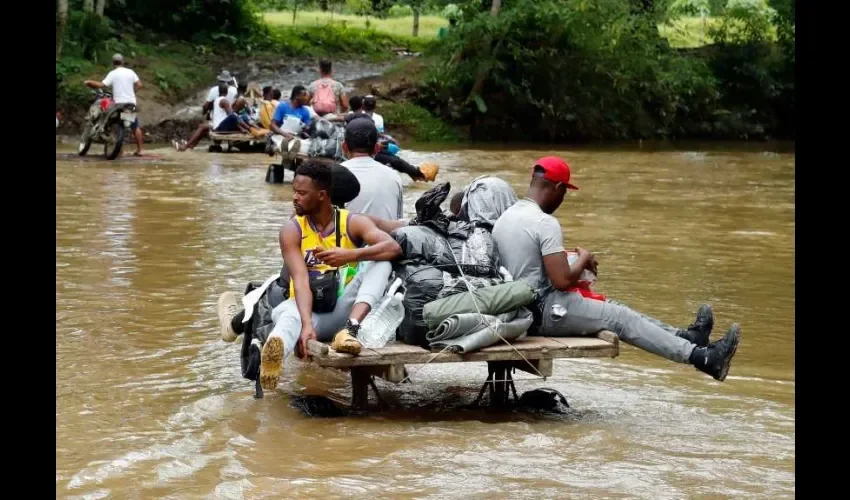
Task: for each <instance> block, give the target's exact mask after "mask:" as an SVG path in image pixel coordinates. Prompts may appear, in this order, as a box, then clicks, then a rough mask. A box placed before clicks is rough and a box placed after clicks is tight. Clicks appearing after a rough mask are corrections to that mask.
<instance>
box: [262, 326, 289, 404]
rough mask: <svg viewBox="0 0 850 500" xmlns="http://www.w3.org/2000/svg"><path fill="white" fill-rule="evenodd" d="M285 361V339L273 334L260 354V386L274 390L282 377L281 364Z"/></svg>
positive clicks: (266, 389) (267, 389)
mask: <svg viewBox="0 0 850 500" xmlns="http://www.w3.org/2000/svg"><path fill="white" fill-rule="evenodd" d="M282 361H283V339H282V338H280V337H278V336H277V335H272V336H271V337H269V339H268V340H267V341H266V345H264V346H263V353H262V355H261V356H260V386H261V387H262V388H263V390H265V391H273V390H275V388H276V387H277V381H278V379H279V378H280V365H281V362H282Z"/></svg>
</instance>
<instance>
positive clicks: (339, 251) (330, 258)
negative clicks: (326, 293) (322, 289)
mask: <svg viewBox="0 0 850 500" xmlns="http://www.w3.org/2000/svg"><path fill="white" fill-rule="evenodd" d="M348 232H349V234H350V235H351V236H352V237H353V238H355V239H358V240H360V241H363V242H365V243H366V244H367V245H369V246H367V247H363V248H336V247H334V248H328V249H324V250H317V251H316V252H315V253H314V255H315V256H316V258H317V259H319V260H320V261H322V262H323V263H325V264H327V265H329V266H334V267H339V266H343V265H345V264H348V263H349V262H361V261H389V260H393V259H396V258H398V257H400V256H401V247H400V246H399V244H398V243H396V241H395V240H394V239H392V237H391V236H390V235H389V234H387V233H386V232H384V231H381V230H380V229H378V227H377V226H376V225H375V223H374V222H372V219H370V218H369V217H364V216H362V215H356V216H354V217H352V218H351V220H350V221H349V224H348ZM296 293H297V292H296Z"/></svg>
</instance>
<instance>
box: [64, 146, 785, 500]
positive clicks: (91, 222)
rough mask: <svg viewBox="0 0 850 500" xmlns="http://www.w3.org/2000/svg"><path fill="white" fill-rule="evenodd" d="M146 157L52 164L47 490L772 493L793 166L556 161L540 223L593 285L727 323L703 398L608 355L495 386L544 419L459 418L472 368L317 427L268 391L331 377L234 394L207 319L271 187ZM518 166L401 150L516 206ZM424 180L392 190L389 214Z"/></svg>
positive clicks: (260, 236) (671, 311) (257, 227)
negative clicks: (583, 261) (549, 204)
mask: <svg viewBox="0 0 850 500" xmlns="http://www.w3.org/2000/svg"><path fill="white" fill-rule="evenodd" d="M700 151H702V152H700ZM552 152H554V151H547V152H546V153H552ZM154 153H155V154H158V155H161V156H162V159H161V160H157V161H154V162H149V163H140V162H131V161H124V162H121V161H119V162H114V163H106V162H80V161H78V160H62V161H59V160H57V163H56V221H57V222H56V224H57V226H56V310H57V313H56V352H57V358H56V438H57V442H56V467H57V470H56V494H57V496H61V497H72V496H79V497H81V498H83V497H85V498H104V497H116V498H128V497H129V498H151V497H166V498H295V497H314V496H315V497H317V496H320V495H322V496H326V497H347V496H352V497H353V496H357V497H360V496H363V495H372V496H375V497H379V498H389V497H392V498H458V497H464V498H507V497H511V498H543V497H575V498H601V497H607V498H626V497H628V498H652V499H656V498H691V497H747V498H759V497H770V498H790V497H793V496H794V491H795V489H794V481H795V473H794V467H795V464H794V456H795V447H794V437H795V430H794V429H795V427H794V415H795V410H794V391H795V383H794V156H793V154H775V153H770V152H761V151H758V150H756V151H749V152H724V151H716V150H705V149H702V150H700V149H696V148H695V149H694V150H693V151H691V152H683V151H667V152H647V151H645V150H644V151H641V150H631V151H630V150H624V149H616V150H608V151H605V150H581V149H578V150H565V151H557V153H558V154H562V155H564V156H565V157H567V158H569V159H570V161H571V162H572V164H573V166H574V178H575V182H576V183H577V184H578V185H579V186H580V187H581V190H580V191H578V192H577V193H571V195H570V196H569V197H568V199H567V201H566V203H565V205H564V206H563V207H562V208H561V209H560V210H559V211H558V213H557V214H556V215H557V216H558V217H559V218H560V220H561V222H562V224H563V225H564V227H565V234H566V238H567V242H566V243H567V245H568V246H571V245H576V244H577V245H581V246H584V247H585V248H588V249H591V250H592V251H594V252H595V253H596V254H597V256H598V259H599V262H600V267H599V272H600V276H599V278H600V282H599V290H600V291H603V292H604V293H606V294H608V295H610V296H613V297H616V298H617V299H619V300H621V301H624V302H627V303H629V304H630V305H632V307H634V308H636V309H638V310H640V311H643V312H646V313H649V314H652V315H654V316H657V317H658V318H660V319H663V320H665V321H668V322H671V323H673V324H677V325H687V324H688V323H690V321H691V320H692V316H693V314H694V312H695V311H696V309H697V307H698V306H699V304H700V303H702V302H703V301H708V302H710V303H712V305H713V306H714V310H715V315H716V326H715V331H716V332H718V334H720V333H722V332H723V331H725V329H726V328H728V326H729V324H730V323H731V322H733V321H738V322H740V323H741V325H742V327H743V337H742V343H741V345H740V347H739V349H738V354H737V356H736V358H735V361H734V363H733V365H732V370H731V372H730V376H729V378H728V379H727V380H726V382H725V383H718V382H715V381H714V380H712V379H711V378H709V377H707V376H704V375H702V374H700V373H698V372H696V371H695V370H694V369H693V368H692V367H690V366H686V365H677V364H674V363H672V362H668V361H666V360H663V359H661V358H658V357H655V356H652V355H650V354H647V353H645V352H642V351H639V350H637V349H635V348H632V347H630V346H627V345H623V347H622V350H621V355H620V357H619V358H616V359H605V360H561V361H557V362H556V364H555V375H554V377H553V378H551V379H549V380H547V381H545V382H544V381H541V380H535V379H533V377H532V376H531V375H528V374H517V375H516V377H517V378H519V379H521V380H520V381H519V382H518V383H517V389H518V390H519V391H520V392H522V391H525V390H529V389H532V388H538V387H552V388H556V389H558V390H560V391H561V392H563V393H564V394H565V395H566V396H567V397H568V399H569V401H570V404H571V406H572V408H571V410H570V412H569V413H568V414H566V415H562V416H542V415H537V414H532V413H529V412H499V413H493V412H487V411H484V410H475V411H473V410H468V409H464V408H463V407H464V405H466V404H468V403H470V402H471V401H472V400H473V399H474V398H475V396H476V394H477V390H478V388H479V386H480V383H481V382H482V381H483V378H484V377H485V375H486V367H485V365H483V364H464V365H453V364H449V365H427V366H424V367H421V369H420V366H412V367H411V372H412V373H413V375H412V380H413V383H412V384H404V385H403V386H395V385H391V384H387V383H382V382H379V386H380V387H381V389H382V392H383V394H384V398H385V399H386V400H387V401H388V402H389V403H390V404H391V405H392V406H393V407H394V408H395V409H394V410H392V411H389V412H386V413H379V414H375V415H372V416H368V417H345V418H336V419H319V418H308V417H305V416H303V415H302V414H301V413H300V412H299V411H297V410H295V409H293V408H291V407H290V406H289V397H290V395H292V394H296V393H299V392H301V391H309V392H312V393H325V394H328V393H330V394H331V395H335V396H339V397H342V396H345V395H347V391H348V390H349V389H348V387H347V386H346V382H347V380H346V377H344V376H343V375H342V374H341V373H339V372H335V371H323V370H319V369H316V368H313V367H311V366H304V365H302V364H300V363H298V362H294V363H291V364H289V365H288V366H287V373H286V375H285V380H284V383H282V384H281V386H279V389H278V391H277V393H274V394H267V397H266V398H265V399H263V400H259V401H257V400H254V399H252V397H251V394H252V384H251V383H250V382H248V381H246V380H244V379H242V378H241V376H240V372H239V361H238V349H239V347H238V345H236V344H226V343H224V342H222V341H221V340H220V339H219V331H218V328H217V320H216V315H215V302H216V298H217V296H218V294H219V293H221V292H222V291H224V290H228V289H231V290H235V291H239V290H243V289H244V287H245V284H246V283H247V282H248V281H249V280H252V279H264V278H265V277H267V276H269V275H271V274H273V273H274V272H276V271H277V270H279V265H280V253H279V249H278V246H277V230H278V227H279V225H280V224H281V222H282V221H285V220H287V219H288V217H289V215H290V214H291V210H292V208H291V203H290V193H291V187H290V186H289V185H284V186H280V185H269V184H266V183H264V182H263V178H264V174H265V169H266V165H267V163H268V157H266V156H264V155H261V154H252V155H249V154H230V155H213V154H208V153H205V152H196V153H185V154H180V155H178V154H176V153H174V152H171V151H168V150H167V149H161V150H156V151H154ZM542 155H543V152H540V151H529V150H524V151H479V150H459V151H451V152H443V153H428V152H416V153H410V154H409V155H408V157H409V158H410V159H412V160H413V161H414V163H416V162H421V161H424V160H426V159H429V160H432V161H437V162H438V163H440V164H441V165H442V170H441V173H440V179H441V180H450V181H451V182H452V185H453V186H458V187H460V186H463V185H465V184H467V183H468V182H469V181H470V180H471V179H473V178H474V177H476V176H477V175H480V174H483V173H495V174H499V175H501V176H503V177H504V178H505V179H507V180H508V181H509V182H511V183H512V184H513V185H514V187H515V189H516V190H517V193H518V194H519V195H520V196H522V195H523V194H524V190H525V188H524V186H525V185H526V179H527V176H528V167H529V164H530V162H531V161H532V160H533V159H534V158H535V157H537V156H542ZM406 182H407V181H406ZM424 189H425V186H423V185H421V184H420V185H409V186H408V190H407V192H406V202H407V203H406V205H407V209H408V211H409V212H412V209H413V202H414V201H415V199H416V198H417V197H418V195H419V193H421V192H422V191H423V190H424Z"/></svg>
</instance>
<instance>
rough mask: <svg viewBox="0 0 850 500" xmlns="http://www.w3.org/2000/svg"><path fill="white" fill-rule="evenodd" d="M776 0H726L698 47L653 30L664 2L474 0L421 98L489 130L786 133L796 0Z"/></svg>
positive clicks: (481, 131) (474, 129) (443, 47)
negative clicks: (488, 2)
mask: <svg viewBox="0 0 850 500" xmlns="http://www.w3.org/2000/svg"><path fill="white" fill-rule="evenodd" d="M706 3H707V2H706ZM773 3H774V4H782V5H781V8H780V6H777V7H775V10H774V9H773V8H770V7H768V6H767V4H765V3H764V2H763V1H759V0H729V2H728V3H727V4H726V6H725V8H724V9H723V10H722V12H721V13H720V16H719V18H718V19H717V20H716V21H715V22H714V23H712V25H711V26H710V27H708V29H707V35H708V37H707V38H710V40H712V41H713V42H714V44H713V45H710V46H706V47H702V48H700V49H698V50H679V49H676V48H673V47H671V45H670V43H668V42H667V40H665V39H664V38H662V37H661V36H660V34H659V30H658V26H659V25H664V24H666V23H667V21H668V20H669V19H671V13H670V12H669V11H668V10H667V7H668V6H669V4H670V2H658V1H656V2H652V3H648V2H633V1H628V0H596V1H594V2H587V1H584V0H561V1H555V0H513V1H510V2H504V3H503V4H502V9H501V11H500V12H498V13H497V15H493V14H492V13H491V12H490V11H489V9H483V8H479V9H472V8H470V9H468V10H465V11H464V14H463V18H462V20H461V22H460V23H459V24H458V26H457V27H456V28H455V29H453V30H452V32H451V34H450V36H449V37H448V38H447V39H445V40H444V41H442V42H441V43H440V44H439V46H438V47H437V52H438V55H437V57H436V59H435V62H434V64H432V65H431V69H430V71H429V72H428V73H427V75H426V76H425V77H424V79H423V83H422V92H421V97H420V98H419V104H420V105H422V106H423V107H425V108H426V109H434V110H436V111H437V112H438V114H439V115H440V116H442V117H444V118H445V119H449V120H451V121H453V122H455V123H462V124H465V125H468V126H469V127H470V134H471V135H472V136H473V138H476V139H487V140H508V139H515V140H517V139H531V140H547V141H548V140H551V141H561V140H576V139H631V138H651V137H671V138H673V137H715V138H721V137H722V138H729V137H734V138H757V137H765V136H773V137H793V114H794V96H793V94H794V78H793V68H794V66H793V65H794V43H793V40H794V37H793V32H794V29H793V19H794V17H793V11H794V2H793V0H791V1H786V0H783V1H776V2H773ZM709 7H710V5H709ZM706 11H708V12H710V9H706V10H704V11H703V12H706ZM774 32H775V33H776V36H775V38H774V35H773V33H774ZM774 39H775V40H776V41H774Z"/></svg>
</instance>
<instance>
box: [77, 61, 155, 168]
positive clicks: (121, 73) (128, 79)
mask: <svg viewBox="0 0 850 500" xmlns="http://www.w3.org/2000/svg"><path fill="white" fill-rule="evenodd" d="M112 66H113V67H114V69H113V70H112V71H110V72H109V74H107V75H106V78H104V79H103V81H102V82H99V81H97V80H86V81H85V82H84V85H85V86H86V87H89V88H92V89H101V88H103V87H112V99H113V101H114V102H115V105H121V104H132V105H133V106H135V105H136V92H138V91H139V89H141V88H142V81H141V80H139V75H137V74H136V72H135V71H133V70H132V69H130V68H127V67H125V66H124V56H122V55H121V54H115V55H114V56H112ZM130 128H131V129H132V130H133V135H134V136H135V137H136V152H135V153H133V155H134V156H141V155H142V143H143V142H144V138H143V137H142V129H141V128H139V118H138V116H137V117H136V120H135V121H134V122H133V124H132V125H131V126H130Z"/></svg>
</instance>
